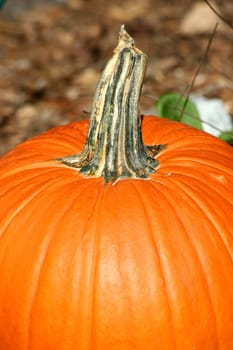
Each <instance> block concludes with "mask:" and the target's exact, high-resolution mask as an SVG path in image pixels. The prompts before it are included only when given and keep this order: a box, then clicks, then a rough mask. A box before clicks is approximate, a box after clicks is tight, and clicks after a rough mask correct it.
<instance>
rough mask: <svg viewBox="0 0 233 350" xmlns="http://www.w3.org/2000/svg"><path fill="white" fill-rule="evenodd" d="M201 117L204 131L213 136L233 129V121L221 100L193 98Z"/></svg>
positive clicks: (201, 97) (191, 98)
mask: <svg viewBox="0 0 233 350" xmlns="http://www.w3.org/2000/svg"><path fill="white" fill-rule="evenodd" d="M190 100H191V101H192V102H193V103H194V104H195V105H196V107H197V110H198V112H199V115H200V119H201V123H202V129H203V130H204V131H206V132H208V133H209V134H211V135H214V136H219V135H220V134H221V133H222V132H223V131H229V130H232V129H233V125H232V119H231V117H230V115H229V114H227V112H226V111H225V109H224V104H223V102H222V101H221V100H219V99H208V98H206V97H203V96H195V95H193V96H191V97H190Z"/></svg>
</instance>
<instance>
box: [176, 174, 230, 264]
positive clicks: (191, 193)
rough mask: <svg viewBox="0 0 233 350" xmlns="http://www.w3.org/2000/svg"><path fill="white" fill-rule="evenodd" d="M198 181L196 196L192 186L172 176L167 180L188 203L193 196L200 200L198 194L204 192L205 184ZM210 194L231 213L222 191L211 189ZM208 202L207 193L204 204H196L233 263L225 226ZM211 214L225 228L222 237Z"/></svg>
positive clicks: (220, 229)
mask: <svg viewBox="0 0 233 350" xmlns="http://www.w3.org/2000/svg"><path fill="white" fill-rule="evenodd" d="M186 176H187V175H186ZM187 177H188V176H187ZM189 178H190V180H191V181H193V180H195V181H196V179H195V178H194V177H192V176H190V177H189ZM198 179H199V181H196V183H195V186H196V188H197V187H198V188H199V192H198V193H197V194H196V192H194V189H193V186H191V185H189V184H186V183H183V182H181V181H180V179H179V180H177V179H174V177H172V176H171V177H170V178H169V180H171V182H173V184H175V185H176V186H177V187H179V188H180V189H181V190H182V191H184V192H185V193H186V194H187V195H188V196H189V199H190V201H193V196H194V195H197V197H198V198H199V200H200V193H204V191H205V190H206V183H205V182H201V181H200V177H199V178H198ZM171 187H172V186H171ZM212 193H214V194H215V196H216V197H217V198H218V200H219V201H220V200H221V201H222V202H224V204H225V205H222V207H225V206H226V205H228V206H230V207H231V210H230V211H231V212H233V205H232V204H231V203H230V202H229V201H227V200H226V197H224V195H223V193H224V192H223V191H221V192H217V191H215V189H214V187H213V188H212ZM202 198H203V195H202ZM209 201H210V198H209V193H208V194H207V195H206V196H205V204H203V205H201V202H200V201H199V202H198V205H199V208H200V209H201V210H202V213H203V215H205V216H206V217H208V219H209V221H211V222H212V225H213V228H214V229H215V230H216V232H217V233H218V235H219V238H220V239H221V240H222V243H223V246H224V248H225V250H226V251H227V254H228V255H229V258H230V259H231V260H232V261H233V255H232V253H233V252H231V251H230V250H229V248H228V247H230V244H229V242H226V239H225V238H226V234H225V232H226V225H225V222H223V220H222V215H220V214H219V212H218V211H217V210H216V209H215V207H214V206H213V205H211V203H209ZM195 203H197V202H196V201H195ZM210 209H211V210H210ZM213 213H214V214H215V215H216V217H218V218H219V220H218V221H220V222H221V223H223V224H224V226H225V229H224V235H223V234H222V228H221V227H219V226H217V225H216V220H214V218H213V215H212V214H213ZM210 214H211V215H210ZM223 228H224V227H223ZM231 238H232V241H233V236H232V237H231Z"/></svg>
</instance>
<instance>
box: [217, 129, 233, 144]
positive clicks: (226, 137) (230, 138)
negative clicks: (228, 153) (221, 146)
mask: <svg viewBox="0 0 233 350" xmlns="http://www.w3.org/2000/svg"><path fill="white" fill-rule="evenodd" d="M219 138H220V139H221V140H223V141H225V142H227V143H229V144H230V145H233V130H229V131H224V132H222V133H221V134H220V135H219Z"/></svg>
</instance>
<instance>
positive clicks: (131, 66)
mask: <svg viewBox="0 0 233 350" xmlns="http://www.w3.org/2000/svg"><path fill="white" fill-rule="evenodd" d="M146 66H147V56H146V55H145V54H144V53H143V52H141V51H140V50H139V49H137V48H136V47H135V45H134V41H133V39H132V38H131V37H130V36H129V34H128V33H127V32H126V31H125V29H124V27H123V26H122V28H121V31H120V34H119V42H118V46H117V47H116V49H115V50H114V54H113V56H112V58H111V59H110V60H109V62H108V63H107V65H106V66H105V68H104V70H103V72H102V75H101V78H100V80H99V83H98V85H97V89H96V93H95V97H94V101H93V107H92V113H91V117H90V126H89V130H88V135H87V140H86V143H85V146H84V149H83V151H82V152H81V153H79V154H76V155H73V156H68V157H63V158H59V159H58V160H59V161H61V162H63V163H65V164H67V165H68V166H72V167H75V168H77V169H78V170H79V171H80V173H82V174H85V175H87V176H94V177H100V176H101V177H103V178H104V180H105V182H106V183H108V182H110V181H116V180H118V179H120V178H144V179H145V178H148V177H149V176H150V174H151V173H153V172H155V170H156V167H157V166H158V161H157V160H156V159H155V158H154V157H155V155H156V154H157V153H158V152H159V151H160V150H161V148H162V147H161V146H149V147H148V146H145V145H144V144H143V141H142V133H141V117H140V114H139V98H140V94H141V87H142V83H143V79H144V76H145V71H146Z"/></svg>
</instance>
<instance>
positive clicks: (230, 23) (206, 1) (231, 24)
mask: <svg viewBox="0 0 233 350" xmlns="http://www.w3.org/2000/svg"><path fill="white" fill-rule="evenodd" d="M204 1H205V3H206V4H207V5H208V6H209V8H211V10H212V11H213V12H214V13H215V14H216V15H217V16H218V17H219V18H220V19H221V20H222V21H223V22H224V23H226V24H227V25H228V26H229V27H230V28H231V29H233V23H232V22H231V21H230V20H228V19H227V18H224V17H223V16H222V15H221V14H220V13H219V12H218V11H217V10H216V9H215V8H214V7H213V5H211V4H210V3H209V1H208V0H204Z"/></svg>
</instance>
